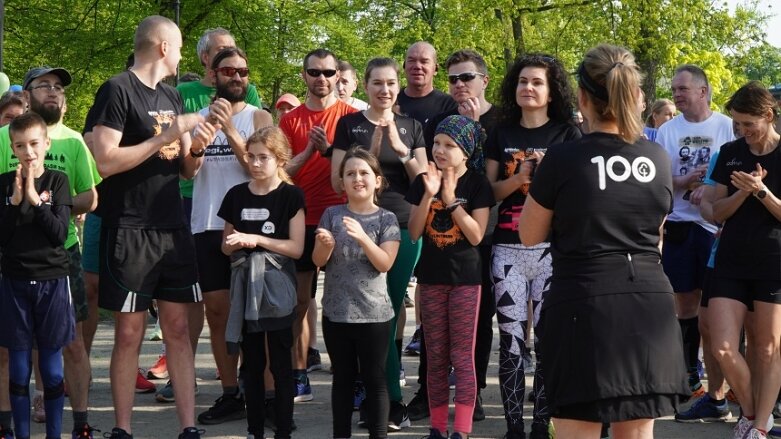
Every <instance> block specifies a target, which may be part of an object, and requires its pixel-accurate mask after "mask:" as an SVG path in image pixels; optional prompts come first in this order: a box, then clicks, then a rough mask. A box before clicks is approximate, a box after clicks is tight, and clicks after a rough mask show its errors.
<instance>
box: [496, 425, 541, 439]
mask: <svg viewBox="0 0 781 439" xmlns="http://www.w3.org/2000/svg"><path fill="white" fill-rule="evenodd" d="M523 427H524V426H523V422H521V423H520V424H513V425H508V427H507V433H505V434H504V439H526V433H524V431H523ZM545 437H546V438H547V436H545Z"/></svg>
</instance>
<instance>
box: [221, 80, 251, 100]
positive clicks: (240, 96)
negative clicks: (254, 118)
mask: <svg viewBox="0 0 781 439" xmlns="http://www.w3.org/2000/svg"><path fill="white" fill-rule="evenodd" d="M237 84H238V85H240V86H241V88H240V90H239V91H235V90H234V89H232V88H231V87H232V86H234V85H237ZM214 88H215V89H216V90H217V97H218V98H223V99H225V100H227V101H228V102H230V103H232V104H235V103H236V102H244V98H246V97H247V85H245V84H244V83H242V82H241V81H233V80H231V81H226V82H217V83H216V84H214Z"/></svg>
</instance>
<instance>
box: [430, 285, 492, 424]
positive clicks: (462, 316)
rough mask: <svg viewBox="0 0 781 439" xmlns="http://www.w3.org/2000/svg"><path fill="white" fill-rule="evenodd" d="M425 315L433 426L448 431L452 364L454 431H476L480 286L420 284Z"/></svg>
mask: <svg viewBox="0 0 781 439" xmlns="http://www.w3.org/2000/svg"><path fill="white" fill-rule="evenodd" d="M420 301H421V307H422V308H421V318H422V320H423V329H424V331H423V333H424V336H425V337H426V348H427V355H426V357H427V360H428V367H427V371H428V381H427V383H428V405H429V410H430V411H431V427H432V428H436V429H437V430H439V431H442V432H444V431H447V416H448V402H449V399H450V388H449V386H448V383H447V374H448V366H449V365H451V364H452V365H453V368H454V369H455V375H456V398H455V402H456V420H455V422H454V424H453V428H454V431H458V432H464V433H471V432H472V412H474V409H475V398H476V397H477V381H476V378H475V331H476V330H477V313H478V310H479V308H480V285H460V286H453V285H420Z"/></svg>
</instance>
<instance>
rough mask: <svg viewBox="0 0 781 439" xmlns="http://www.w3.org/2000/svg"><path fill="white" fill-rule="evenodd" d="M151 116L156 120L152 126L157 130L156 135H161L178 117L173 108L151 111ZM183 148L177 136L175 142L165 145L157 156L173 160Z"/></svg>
mask: <svg viewBox="0 0 781 439" xmlns="http://www.w3.org/2000/svg"><path fill="white" fill-rule="evenodd" d="M148 114H149V116H150V117H152V118H153V119H154V120H155V125H154V126H153V127H152V128H153V129H154V132H155V136H159V135H160V133H162V132H163V130H164V129H166V128H168V127H170V126H171V124H172V123H173V122H174V120H175V119H176V113H175V112H174V111H173V110H160V111H150V112H148ZM181 149H182V145H181V141H180V140H179V139H178V138H177V139H176V140H174V141H173V142H171V143H169V144H167V145H163V147H162V148H160V151H158V152H157V156H158V157H160V158H161V159H163V160H173V159H175V158H177V157H179V151H180V150H181Z"/></svg>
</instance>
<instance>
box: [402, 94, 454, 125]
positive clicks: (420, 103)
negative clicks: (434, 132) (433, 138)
mask: <svg viewBox="0 0 781 439" xmlns="http://www.w3.org/2000/svg"><path fill="white" fill-rule="evenodd" d="M396 103H397V104H399V111H400V114H401V115H402V116H407V117H411V118H413V119H415V120H417V121H418V122H420V124H421V125H423V126H426V122H427V121H428V120H429V119H431V118H432V117H434V116H436V115H438V114H441V113H447V112H450V111H456V110H457V109H458V105H457V104H456V101H454V100H453V97H452V96H450V95H449V94H446V93H442V92H441V91H439V90H434V91H432V92H431V93H429V94H427V95H426V96H423V97H420V98H413V97H410V96H407V93H406V92H405V91H404V90H401V92H400V93H399V96H398V97H397V98H396Z"/></svg>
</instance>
